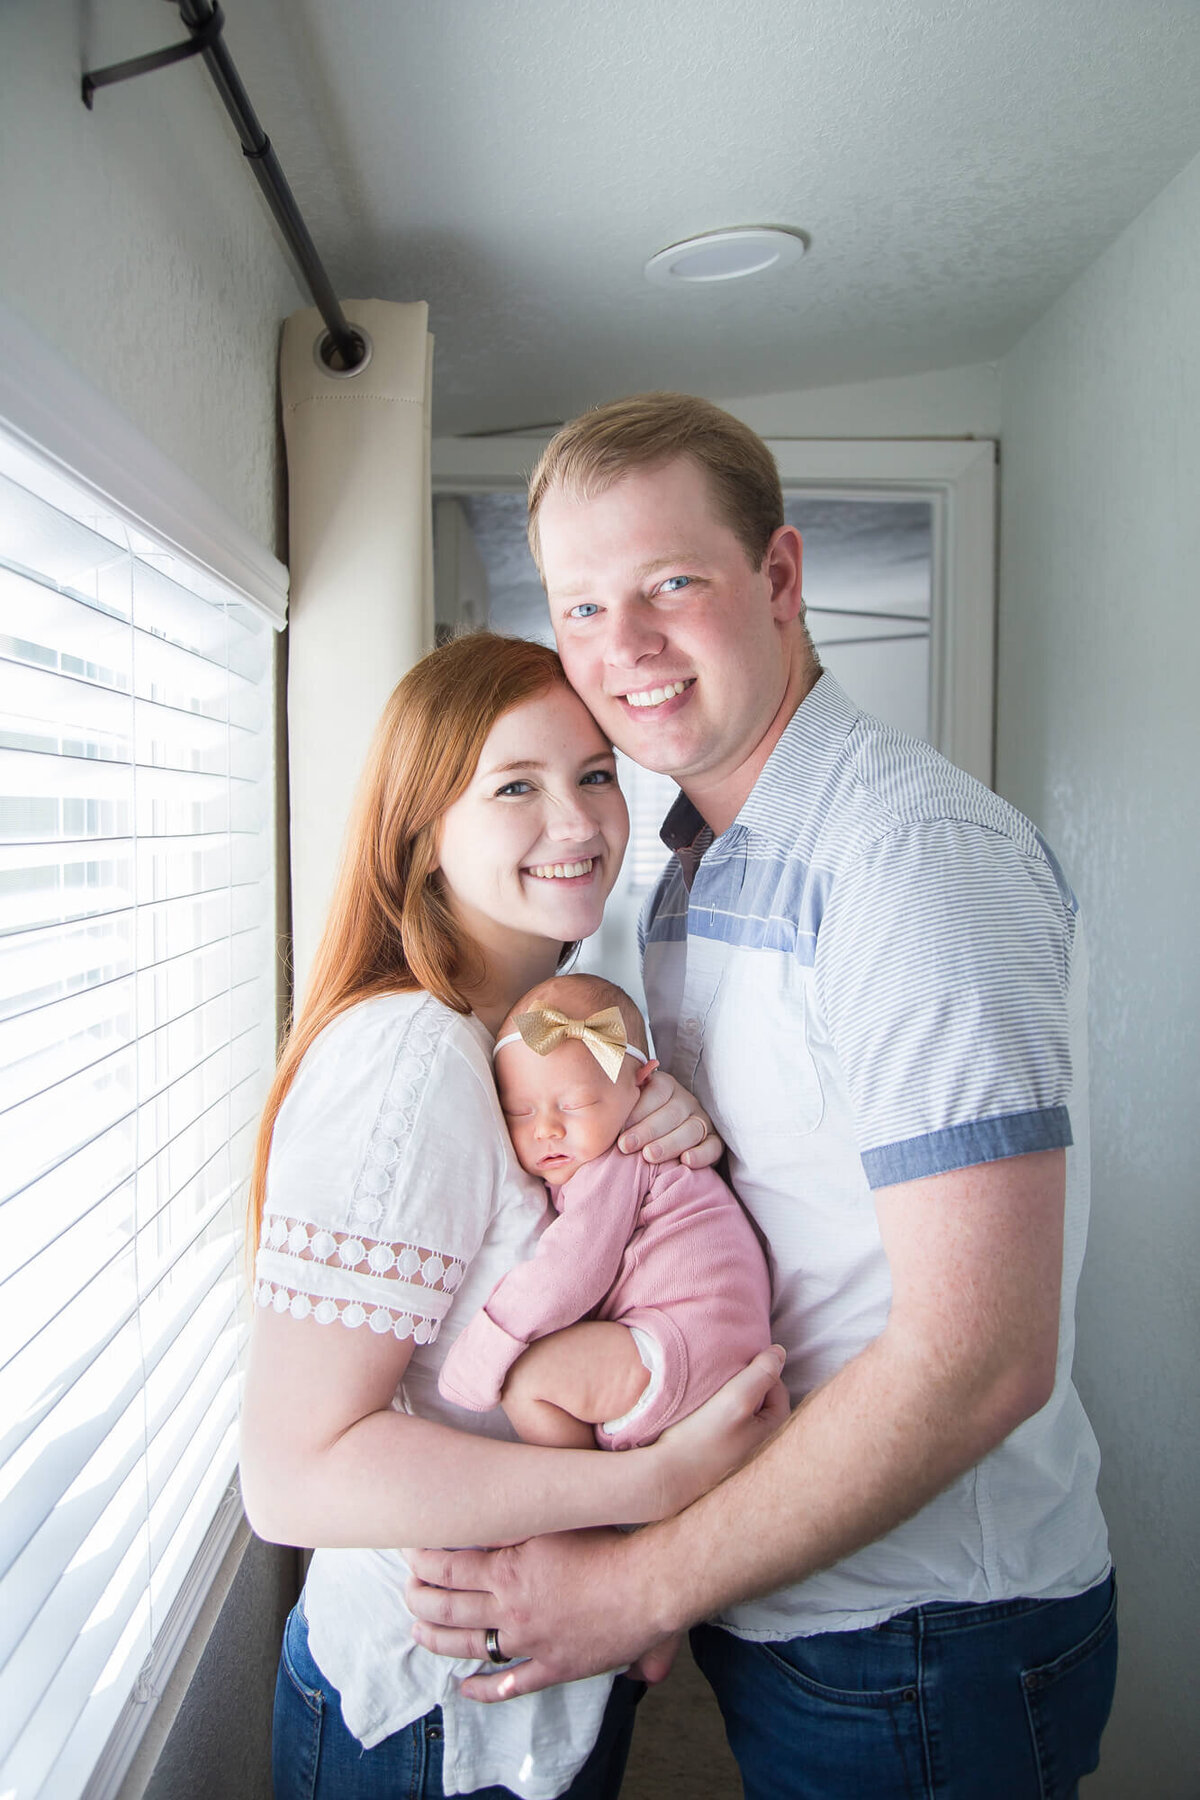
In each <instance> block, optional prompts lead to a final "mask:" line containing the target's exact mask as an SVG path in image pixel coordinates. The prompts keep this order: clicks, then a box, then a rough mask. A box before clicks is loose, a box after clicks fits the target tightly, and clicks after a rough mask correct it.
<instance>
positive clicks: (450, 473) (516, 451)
mask: <svg viewBox="0 0 1200 1800" xmlns="http://www.w3.org/2000/svg"><path fill="white" fill-rule="evenodd" d="M552 435H553V434H552V433H551V432H545V433H539V434H537V435H534V434H523V435H521V436H511V437H475V438H435V439H434V440H433V445H432V461H431V469H432V485H433V492H434V493H435V494H495V493H513V492H519V491H520V490H521V489H523V488H524V486H525V485H526V482H527V481H528V478H529V474H530V472H531V470H532V468H533V466H534V464H535V463H536V462H537V459H538V457H539V456H540V455H541V452H542V450H543V449H544V448H545V446H546V444H547V443H548V442H549V441H550V438H551V436H552ZM766 442H767V445H768V448H769V449H770V450H771V452H772V454H773V455H774V457H775V460H776V462H777V463H778V465H779V474H780V478H781V479H782V481H783V485H784V487H785V489H786V490H787V491H788V492H789V493H803V494H813V495H820V496H821V497H822V498H823V499H848V500H850V499H852V500H867V499H878V498H886V499H889V500H925V501H928V502H929V504H930V507H931V525H932V535H933V566H932V572H931V573H932V578H931V596H930V735H931V737H932V740H933V742H934V744H935V745H936V746H937V748H938V749H939V750H940V751H941V752H942V754H943V755H944V756H947V757H949V759H950V761H951V762H953V763H957V764H958V766H959V767H960V768H962V769H966V770H967V771H968V772H969V773H970V774H972V775H974V776H976V777H977V778H978V779H979V780H980V781H983V782H985V783H986V784H987V785H988V786H989V787H990V786H991V785H992V779H993V773H994V767H995V743H994V731H995V725H994V721H995V669H996V462H997V446H996V444H995V442H994V441H993V440H992V439H990V438H967V439H958V438H768V439H767V440H766Z"/></svg>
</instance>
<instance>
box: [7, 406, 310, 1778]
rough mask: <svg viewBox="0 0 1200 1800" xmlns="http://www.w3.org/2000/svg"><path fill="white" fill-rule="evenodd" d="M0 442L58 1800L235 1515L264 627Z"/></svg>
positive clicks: (18, 1545)
mask: <svg viewBox="0 0 1200 1800" xmlns="http://www.w3.org/2000/svg"><path fill="white" fill-rule="evenodd" d="M0 448H2V450H3V456H2V459H0V469H2V470H3V473H0V825H2V829H0V1042H2V1046H3V1051H2V1054H0V1083H2V1086H0V1135H2V1141H3V1155H2V1158H0V1245H2V1254H0V1795H3V1796H8V1795H10V1794H11V1795H20V1796H22V1797H24V1796H33V1795H42V1794H44V1795H54V1796H55V1797H56V1800H72V1797H73V1796H75V1795H77V1794H79V1793H81V1792H82V1790H83V1788H84V1786H85V1784H86V1783H87V1782H88V1780H89V1778H90V1776H91V1774H92V1771H93V1769H94V1766H95V1764H96V1761H97V1758H98V1757H99V1756H100V1754H101V1752H102V1751H103V1749H104V1746H105V1744H106V1743H107V1742H108V1740H109V1739H110V1736H111V1734H112V1732H113V1728H114V1726H115V1725H116V1724H117V1722H118V1720H119V1719H120V1717H121V1715H122V1712H123V1709H125V1708H126V1706H127V1703H128V1702H129V1700H130V1695H131V1694H132V1693H133V1692H134V1690H135V1686H137V1684H138V1683H139V1680H140V1682H141V1687H140V1689H139V1691H140V1692H145V1691H147V1688H149V1689H153V1687H154V1686H155V1682H154V1679H153V1677H154V1671H155V1662H154V1659H155V1658H158V1659H159V1660H161V1658H162V1656H163V1645H164V1642H165V1641H167V1640H170V1639H172V1638H176V1639H178V1638H180V1637H181V1635H182V1633H181V1630H180V1624H179V1619H180V1612H179V1608H180V1605H181V1596H184V1595H185V1594H186V1593H187V1592H188V1591H189V1575H191V1577H192V1581H191V1585H192V1586H194V1583H195V1575H194V1569H195V1564H196V1558H197V1554H198V1552H199V1551H200V1550H201V1548H202V1547H203V1546H204V1545H205V1544H206V1540H207V1542H208V1545H209V1548H210V1549H211V1547H212V1535H211V1534H212V1530H213V1525H214V1519H215V1518H217V1517H218V1516H221V1517H222V1518H223V1517H225V1516H227V1515H228V1514H230V1513H231V1512H233V1513H234V1514H236V1507H235V1506H234V1505H233V1503H232V1500H231V1499H230V1497H229V1496H230V1483H231V1480H232V1477H233V1473H234V1465H235V1455H236V1445H235V1435H236V1414H237V1404H238V1392H239V1364H240V1359H241V1355H242V1347H243V1342H244V1339H245V1335H246V1330H247V1318H248V1313H247V1302H246V1301H245V1298H244V1281H243V1252H242V1229H241V1221H242V1214H243V1212H244V1207H245V1176H246V1172H247V1168H248V1161H249V1156H250V1151H251V1147H252V1143H253V1136H254V1131H255V1126H256V1120H257V1115H258V1112H259V1109H260V1107H261V1104H262V1100H263V1097H264V1094H265V1089H266V1084H267V1082H268V1080H269V1077H270V1072H271V1069H272V1067H273V1063H274V1054H275V899H274V866H273V841H274V831H273V808H274V797H273V794H274V790H273V770H272V743H273V719H272V694H273V676H272V669H273V631H272V621H271V620H269V619H268V617H267V616H266V615H265V613H264V611H263V610H262V609H261V607H260V606H259V605H257V604H255V603H254V602H253V601H252V600H250V599H249V598H247V595H246V593H245V592H244V591H241V590H239V589H238V588H236V587H234V586H231V585H229V584H228V583H227V582H226V581H224V580H222V579H220V578H218V577H217V576H216V575H215V574H214V573H213V571H212V568H211V566H209V567H204V566H201V565H200V564H199V563H197V562H194V561H192V560H190V559H189V558H188V557H187V556H185V555H182V554H180V553H179V551H178V550H177V549H174V550H173V549H171V548H169V547H168V546H167V544H166V543H165V542H164V541H162V540H159V539H156V538H155V537H153V536H151V535H149V534H148V533H147V532H146V531H145V530H144V529H142V528H140V527H139V526H137V525H135V524H134V523H132V522H131V517H130V514H129V513H127V512H126V513H123V512H121V511H120V510H118V509H117V508H116V507H115V506H114V507H109V506H107V505H106V504H105V503H103V502H102V501H100V500H99V499H97V497H96V493H95V489H94V488H92V487H91V486H89V485H87V484H81V483H75V482H73V481H71V480H70V479H68V478H66V477H64V476H63V475H62V473H61V471H60V470H58V469H56V468H55V467H54V466H52V465H51V464H49V463H47V462H46V461H44V460H43V459H40V458H39V457H37V456H33V455H29V454H27V453H26V452H25V451H24V450H22V449H21V448H20V446H19V445H18V444H17V442H16V440H15V439H11V440H10V439H9V438H7V437H6V438H5V439H4V440H3V444H2V446H0ZM179 491H180V490H179V484H178V483H176V484H175V494H176V497H178V492H179ZM175 541H176V542H178V538H177V537H176V539H175ZM231 1523H232V1521H231ZM223 1548H224V1544H223V1543H222V1544H221V1545H220V1546H219V1548H218V1551H217V1554H218V1555H219V1553H220V1550H223ZM188 1622H190V1615H189V1621H188ZM148 1659H150V1660H148Z"/></svg>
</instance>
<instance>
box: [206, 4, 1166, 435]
mask: <svg viewBox="0 0 1200 1800" xmlns="http://www.w3.org/2000/svg"><path fill="white" fill-rule="evenodd" d="M226 13H227V18H228V26H227V41H228V43H229V45H230V48H231V50H232V51H233V54H234V56H235V58H236V60H237V62H238V64H239V67H240V69H241V70H242V73H243V76H244V78H245V80H246V83H247V86H248V87H249V89H250V92H251V95H252V98H253V99H254V102H255V105H256V106H257V108H258V110H259V112H260V114H261V116H262V119H263V123H264V125H265V126H266V128H267V130H268V131H269V132H270V134H271V136H272V138H273V140H274V142H275V144H276V147H277V148H278V150H279V152H280V156H281V158H282V161H283V164H284V167H285V169H286V170H287V172H288V175H289V178H290V180H291V182H292V185H293V187H294V189H295V191H296V194H297V198H298V199H299V201H300V204H301V207H302V209H303V210H304V212H305V215H306V217H307V219H308V221H309V224H310V227H311V229H312V232H313V235H314V237H315V239H316V241H317V244H318V247H319V248H320V250H321V252H322V254H323V256H324V257H325V259H326V261H327V263H328V265H329V267H330V270H331V273H332V274H333V276H334V279H335V282H336V284H337V286H338V287H339V289H340V291H341V292H343V293H346V294H358V295H377V296H380V297H382V298H385V299H401V300H406V299H426V300H428V301H429V304H430V311H431V323H432V328H433V330H434V332H435V334H436V338H437V350H436V358H435V400H436V416H435V426H436V429H437V430H438V431H440V432H470V431H489V430H504V429H511V428H514V427H520V426H532V425H538V424H543V423H549V422H553V421H555V420H558V419H561V418H563V417H565V416H569V415H570V414H571V413H572V412H574V411H577V410H578V409H579V408H580V407H581V406H584V405H586V404H589V403H590V402H593V401H595V400H598V399H603V398H606V397H608V396H611V395H613V394H618V393H628V392H632V391H634V390H636V389H639V388H644V387H681V388H688V389H692V390H694V391H699V392H702V393H707V394H711V395H714V396H733V395H746V394H761V393H769V392H774V391H779V390H786V389H791V388H800V387H809V386H818V385H826V384H830V383H835V382H841V381H855V380H863V379H867V378H869V377H873V376H881V375H898V374H906V373H910V372H913V371H916V370H921V369H929V368H947V367H951V366H953V365H955V364H958V363H969V362H975V361H980V360H986V359H989V358H992V357H995V356H997V355H1000V354H1002V353H1003V352H1004V351H1005V350H1006V349H1008V348H1009V347H1010V346H1011V344H1012V343H1013V342H1015V340H1016V338H1017V337H1018V336H1019V335H1020V334H1021V332H1022V331H1023V330H1024V329H1025V327H1026V326H1028V325H1029V324H1030V323H1031V322H1032V321H1033V320H1034V319H1035V318H1036V317H1037V316H1038V314H1039V313H1040V312H1041V311H1042V310H1043V309H1044V308H1045V307H1046V306H1047V305H1048V304H1049V303H1050V302H1051V301H1052V300H1053V299H1054V298H1055V297H1056V296H1057V295H1058V294H1059V293H1060V292H1061V291H1062V290H1063V288H1064V287H1065V286H1066V285H1067V284H1068V283H1069V282H1070V281H1071V280H1072V279H1073V278H1074V277H1075V276H1076V275H1077V274H1078V273H1080V271H1081V270H1083V269H1084V268H1085V267H1086V266H1087V264H1088V263H1089V262H1091V261H1092V260H1093V259H1094V258H1095V257H1096V256H1097V255H1098V254H1099V252H1100V251H1101V250H1102V249H1104V248H1105V246H1106V245H1107V244H1108V243H1109V242H1111V240H1112V239H1113V238H1114V237H1115V236H1116V235H1117V234H1118V233H1119V232H1120V231H1121V230H1122V228H1123V227H1124V226H1125V225H1126V224H1128V222H1129V221H1130V220H1131V219H1132V218H1134V217H1135V216H1136V214H1137V213H1138V212H1139V211H1140V210H1141V209H1142V207H1143V206H1144V205H1145V204H1146V203H1147V202H1148V201H1149V200H1150V199H1151V198H1152V197H1153V196H1154V195H1155V194H1156V193H1157V192H1158V191H1159V190H1160V189H1161V188H1162V187H1164V186H1165V185H1166V183H1167V182H1168V181H1169V180H1170V178H1171V177H1172V176H1173V175H1174V174H1175V173H1176V172H1177V171H1178V170H1179V169H1180V168H1182V167H1183V165H1184V164H1185V163H1186V162H1187V161H1189V160H1190V158H1191V157H1192V156H1193V155H1195V154H1196V153H1197V151H1198V150H1200V6H1198V5H1197V3H1196V0H940V3H935V0H736V3H735V4H730V3H729V0H722V3H720V4H719V3H718V0H589V3H586V4H585V3H583V0H336V4H330V3H329V0H227V5H226ZM746 223H779V224H787V225H792V226H799V227H801V228H803V229H804V230H805V231H807V232H808V233H810V234H811V238H812V248H811V250H810V252H809V254H808V256H807V257H805V258H804V259H803V261H802V262H801V263H800V264H799V265H798V266H797V267H796V268H795V269H793V270H789V271H787V272H785V273H782V274H778V275H767V276H764V277H760V278H759V279H757V280H754V281H748V282H745V283H737V284H733V285H730V286H727V287H717V288H713V289H704V288H701V289H695V290H691V289H683V290H681V291H680V292H678V293H674V292H664V291H663V290H661V289H657V288H653V287H651V286H649V284H648V283H646V281H645V280H644V278H643V275H642V265H643V264H644V262H645V260H646V258H647V257H648V256H650V255H651V254H652V253H653V252H654V251H656V250H658V249H660V248H661V247H662V246H664V245H666V244H669V243H671V242H673V241H675V240H677V239H679V238H681V237H685V236H687V235H688V234H690V233H692V232H696V231H701V230H709V229H713V228H715V227H719V226H728V225H737V224H746Z"/></svg>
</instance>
